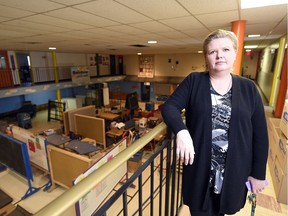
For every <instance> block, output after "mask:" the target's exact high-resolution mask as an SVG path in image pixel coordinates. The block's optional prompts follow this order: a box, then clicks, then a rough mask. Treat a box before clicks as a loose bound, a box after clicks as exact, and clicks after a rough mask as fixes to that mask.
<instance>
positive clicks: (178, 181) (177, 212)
mask: <svg viewBox="0 0 288 216" xmlns="http://www.w3.org/2000/svg"><path fill="white" fill-rule="evenodd" d="M177 161H178V163H177V167H178V171H177V175H178V176H177V201H176V203H177V209H179V207H180V206H181V197H182V191H180V173H181V170H180V169H181V163H180V159H178V160H177ZM179 197H180V203H179ZM178 215H179V211H178V210H177V211H176V216H178Z"/></svg>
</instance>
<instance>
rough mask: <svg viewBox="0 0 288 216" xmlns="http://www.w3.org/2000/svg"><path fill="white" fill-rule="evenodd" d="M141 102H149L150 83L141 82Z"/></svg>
mask: <svg viewBox="0 0 288 216" xmlns="http://www.w3.org/2000/svg"><path fill="white" fill-rule="evenodd" d="M141 101H144V102H149V101H150V82H141Z"/></svg>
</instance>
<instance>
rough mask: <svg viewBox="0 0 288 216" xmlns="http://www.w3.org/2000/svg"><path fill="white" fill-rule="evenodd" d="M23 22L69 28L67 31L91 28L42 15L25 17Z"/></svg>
mask: <svg viewBox="0 0 288 216" xmlns="http://www.w3.org/2000/svg"><path fill="white" fill-rule="evenodd" d="M22 20H25V21H29V22H33V23H39V24H43V25H46V26H58V27H62V28H67V29H87V28H90V27H91V26H88V25H84V24H80V23H75V22H72V21H67V20H63V19H59V18H55V17H50V16H46V15H42V14H39V15H34V16H29V17H25V18H23V19H22Z"/></svg>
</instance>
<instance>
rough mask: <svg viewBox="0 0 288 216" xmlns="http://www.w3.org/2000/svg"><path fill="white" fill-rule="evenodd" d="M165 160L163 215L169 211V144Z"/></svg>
mask: <svg viewBox="0 0 288 216" xmlns="http://www.w3.org/2000/svg"><path fill="white" fill-rule="evenodd" d="M166 158H167V161H166V189H165V216H168V215H169V213H168V211H169V202H170V196H169V194H170V161H171V145H168V146H167V156H166Z"/></svg>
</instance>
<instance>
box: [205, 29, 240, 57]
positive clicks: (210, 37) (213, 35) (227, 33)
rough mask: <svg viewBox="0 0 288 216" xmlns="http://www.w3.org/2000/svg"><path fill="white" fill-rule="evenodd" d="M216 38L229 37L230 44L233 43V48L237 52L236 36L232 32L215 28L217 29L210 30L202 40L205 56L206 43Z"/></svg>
mask: <svg viewBox="0 0 288 216" xmlns="http://www.w3.org/2000/svg"><path fill="white" fill-rule="evenodd" d="M218 38H228V39H230V40H231V42H232V44H233V48H234V49H235V52H237V49H238V38H237V36H236V35H235V34H234V32H232V31H227V30H223V29H217V30H215V31H213V32H211V33H210V34H209V35H208V36H207V37H206V38H205V40H204V43H203V52H204V56H206V54H207V46H208V44H209V43H210V42H211V41H212V40H214V39H218Z"/></svg>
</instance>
